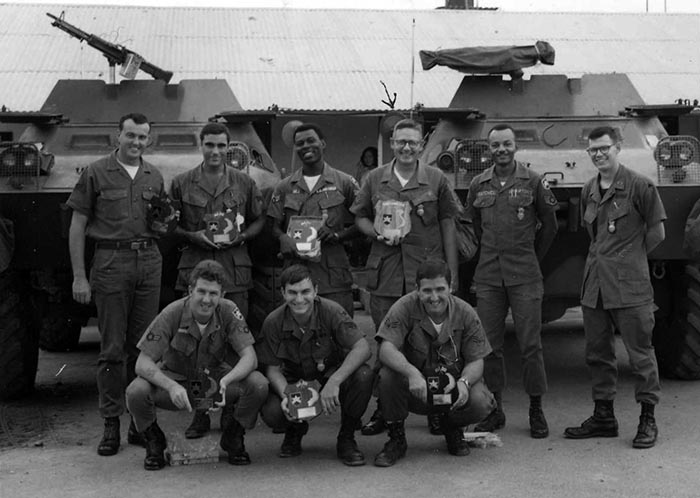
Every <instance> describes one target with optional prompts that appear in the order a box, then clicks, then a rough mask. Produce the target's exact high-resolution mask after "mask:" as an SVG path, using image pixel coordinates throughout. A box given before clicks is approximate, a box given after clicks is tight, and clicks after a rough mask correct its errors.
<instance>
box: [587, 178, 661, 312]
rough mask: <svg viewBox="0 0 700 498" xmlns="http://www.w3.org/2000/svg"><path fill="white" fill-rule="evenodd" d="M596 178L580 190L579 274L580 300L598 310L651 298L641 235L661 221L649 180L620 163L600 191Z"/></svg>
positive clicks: (657, 197)
mask: <svg viewBox="0 0 700 498" xmlns="http://www.w3.org/2000/svg"><path fill="white" fill-rule="evenodd" d="M599 185H600V183H599V176H598V175H596V176H595V177H594V178H592V179H591V180H589V181H588V182H587V183H586V184H585V185H584V187H583V190H582V192H581V212H582V213H583V217H582V219H581V225H582V226H583V227H584V228H585V229H586V231H587V232H588V235H589V236H590V238H591V244H590V246H589V249H588V257H587V259H586V266H585V268H584V273H583V288H582V290H581V304H583V305H584V306H588V307H589V308H595V307H596V306H597V303H598V296H599V295H600V297H601V299H602V303H603V308H604V309H614V308H628V307H633V306H641V305H643V304H648V303H651V302H653V300H654V291H653V289H652V286H651V281H650V279H649V264H648V262H647V251H646V246H645V242H644V239H645V236H646V232H647V230H648V229H649V228H650V227H652V226H654V225H656V224H657V223H659V222H662V221H663V220H665V219H666V212H665V211H664V206H663V204H662V202H661V198H660V197H659V193H658V192H657V190H656V187H655V186H654V184H653V183H652V181H651V180H650V179H649V178H646V177H644V176H642V175H640V174H639V173H636V172H635V171H632V170H630V169H627V168H626V167H625V166H623V165H620V166H619V169H618V170H617V173H616V174H615V178H614V180H613V182H612V184H611V185H610V188H608V190H607V192H605V195H603V196H602V197H601V194H600V189H599Z"/></svg>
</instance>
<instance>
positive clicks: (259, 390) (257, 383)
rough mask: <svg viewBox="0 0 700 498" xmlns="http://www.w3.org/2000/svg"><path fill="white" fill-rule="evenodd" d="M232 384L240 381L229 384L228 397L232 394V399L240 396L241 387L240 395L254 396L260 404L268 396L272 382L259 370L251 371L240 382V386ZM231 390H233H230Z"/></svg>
mask: <svg viewBox="0 0 700 498" xmlns="http://www.w3.org/2000/svg"><path fill="white" fill-rule="evenodd" d="M232 384H238V383H234V382H232V383H231V384H229V385H228V388H227V389H226V398H227V399H229V396H231V398H230V399H236V398H238V397H239V389H240V397H243V396H245V397H249V398H253V399H255V400H256V401H259V402H260V405H262V404H263V403H264V402H265V400H266V399H267V397H268V392H269V387H270V382H269V381H268V380H267V378H266V377H265V376H264V375H263V374H262V373H260V372H259V371H257V370H253V371H252V372H250V374H248V376H247V377H246V378H245V379H243V380H242V381H241V382H240V384H239V387H236V386H233V385H232ZM229 390H231V391H232V392H229Z"/></svg>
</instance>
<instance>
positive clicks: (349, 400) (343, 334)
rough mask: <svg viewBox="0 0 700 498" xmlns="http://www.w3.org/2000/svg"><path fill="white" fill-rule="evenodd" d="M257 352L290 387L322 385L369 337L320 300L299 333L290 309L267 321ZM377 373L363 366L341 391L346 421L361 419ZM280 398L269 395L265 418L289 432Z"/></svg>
mask: <svg viewBox="0 0 700 498" xmlns="http://www.w3.org/2000/svg"><path fill="white" fill-rule="evenodd" d="M260 333H261V340H260V342H259V343H258V347H257V349H256V352H257V355H258V359H259V361H260V363H262V364H264V365H270V366H279V367H280V368H281V370H282V374H283V375H284V376H285V378H286V379H287V382H288V383H290V384H291V383H295V382H297V381H298V380H300V379H304V380H306V381H312V380H318V381H319V382H320V383H321V384H322V385H323V384H325V383H326V381H327V380H328V378H329V377H330V376H331V375H332V374H333V372H335V370H336V369H337V368H338V367H339V366H340V365H341V364H342V363H343V361H344V359H345V356H346V354H347V352H348V351H349V350H350V349H352V347H353V345H354V344H355V343H356V342H357V341H359V340H360V339H362V338H363V337H364V336H365V334H364V333H363V332H362V331H361V330H360V329H359V328H358V326H357V324H356V323H355V322H354V321H353V319H352V318H351V317H350V316H349V315H348V314H347V313H346V312H345V311H344V310H343V308H342V307H341V306H340V305H339V304H338V303H336V302H334V301H331V300H329V299H325V298H323V297H316V299H315V301H314V309H313V315H312V316H311V321H310V323H309V325H308V326H307V327H304V328H302V327H300V326H299V324H298V323H297V322H296V321H295V320H294V318H293V317H292V314H291V311H290V310H289V308H288V306H287V305H286V304H283V305H282V306H280V307H279V308H277V309H275V310H274V311H273V312H272V313H270V314H269V315H268V317H267V318H266V319H265V322H264V323H263V325H262V329H261V332H260ZM373 382H374V373H373V372H372V369H370V368H369V367H368V366H367V365H362V366H361V367H360V368H358V369H357V370H356V371H355V372H353V373H352V374H351V375H350V376H349V377H348V378H347V379H346V380H345V381H344V382H343V383H342V384H341V385H340V396H339V397H340V404H341V410H342V413H343V415H345V416H349V417H352V418H357V419H359V418H360V417H362V414H363V413H364V412H365V409H366V408H367V403H368V402H369V399H370V397H371V395H372V384H373ZM280 402H281V400H280V398H279V396H278V395H277V394H276V393H273V392H272V391H270V394H269V397H268V401H267V403H265V406H263V409H262V417H263V420H264V421H265V423H267V424H268V425H269V426H270V427H276V428H280V427H285V425H286V424H287V419H286V418H285V416H284V414H283V412H282V408H281V407H280Z"/></svg>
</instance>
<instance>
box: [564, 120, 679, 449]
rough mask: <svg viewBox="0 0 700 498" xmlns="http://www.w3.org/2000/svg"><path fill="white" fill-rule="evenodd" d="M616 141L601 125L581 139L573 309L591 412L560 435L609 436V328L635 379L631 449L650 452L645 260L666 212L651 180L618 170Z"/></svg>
mask: <svg viewBox="0 0 700 498" xmlns="http://www.w3.org/2000/svg"><path fill="white" fill-rule="evenodd" d="M620 142H621V138H620V137H619V135H618V133H617V131H616V130H615V129H614V128H611V127H608V126H605V127H599V128H596V129H594V130H592V131H591V132H590V134H589V135H588V149H587V151H588V154H589V156H590V158H591V160H592V161H593V164H594V165H595V167H596V168H598V175H596V176H595V177H594V178H592V179H591V180H589V181H588V182H587V183H586V185H584V187H583V190H582V192H581V212H582V213H583V219H582V220H581V224H582V225H583V226H584V227H585V228H586V230H587V231H588V235H589V236H590V238H591V245H590V247H589V250H588V258H587V259H586V266H585V269H584V278H583V289H582V291H581V305H582V310H583V327H584V331H585V334H586V363H587V364H588V367H589V368H590V371H591V376H592V379H593V390H592V395H593V401H594V403H595V408H594V412H593V416H592V417H590V418H588V419H587V420H586V421H584V422H583V423H582V424H581V426H580V427H569V428H567V429H566V430H565V431H564V435H565V436H566V437H568V438H571V439H583V438H590V437H616V436H617V433H618V424H617V419H616V418H615V413H614V411H613V400H614V399H615V393H616V387H615V386H616V383H617V361H616V359H615V329H617V330H619V332H620V336H621V337H622V342H623V343H624V345H625V348H626V349H627V353H628V354H629V360H630V366H631V367H632V372H633V373H634V376H635V379H636V384H635V398H636V400H637V403H641V405H642V409H641V416H640V417H639V426H638V428H637V434H636V436H635V438H634V440H633V442H632V446H633V447H634V448H651V447H652V446H654V444H655V443H656V438H657V436H658V429H657V427H656V421H655V419H654V407H655V405H656V404H657V403H658V402H659V394H660V391H661V387H660V385H659V370H658V366H657V363H656V355H655V354H654V347H653V345H652V331H653V329H654V309H653V308H654V292H653V289H652V286H651V282H650V280H649V265H648V263H647V254H649V253H650V252H651V251H652V250H653V249H654V248H655V247H656V246H657V245H659V244H660V243H661V241H663V239H664V237H665V232H664V224H663V221H664V220H665V219H666V213H665V212H664V207H663V205H662V203H661V199H660V198H659V194H658V192H657V191H656V187H655V186H654V184H653V183H652V182H651V180H649V179H648V178H646V177H643V176H641V175H639V174H638V173H635V172H634V171H632V170H631V169H628V168H626V167H625V166H623V165H622V164H620V162H619V159H618V153H619V152H620V149H621V143H620Z"/></svg>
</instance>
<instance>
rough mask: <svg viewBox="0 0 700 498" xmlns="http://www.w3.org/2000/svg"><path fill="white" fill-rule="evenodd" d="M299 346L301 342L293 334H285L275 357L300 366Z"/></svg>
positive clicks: (281, 338)
mask: <svg viewBox="0 0 700 498" xmlns="http://www.w3.org/2000/svg"><path fill="white" fill-rule="evenodd" d="M299 346H300V342H299V341H298V340H297V339H296V338H295V337H294V336H293V335H292V334H291V332H283V333H282V335H281V337H280V343H279V346H277V351H276V353H275V356H277V358H279V359H281V360H283V361H284V362H285V363H286V362H290V363H294V364H298V363H300V361H299Z"/></svg>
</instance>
